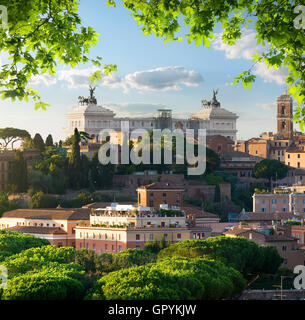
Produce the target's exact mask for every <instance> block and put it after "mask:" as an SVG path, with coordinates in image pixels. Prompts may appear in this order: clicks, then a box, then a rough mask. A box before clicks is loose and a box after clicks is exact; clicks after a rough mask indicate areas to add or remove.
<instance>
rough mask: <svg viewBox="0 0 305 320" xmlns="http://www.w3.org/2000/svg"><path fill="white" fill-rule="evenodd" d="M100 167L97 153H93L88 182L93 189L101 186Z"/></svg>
mask: <svg viewBox="0 0 305 320" xmlns="http://www.w3.org/2000/svg"><path fill="white" fill-rule="evenodd" d="M102 169H103V168H102V165H101V164H100V162H99V159H98V152H97V151H96V152H94V154H93V156H92V160H91V173H90V182H91V183H92V184H93V186H94V187H95V188H99V187H101V185H102V172H103V171H102Z"/></svg>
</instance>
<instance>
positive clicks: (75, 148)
mask: <svg viewBox="0 0 305 320" xmlns="http://www.w3.org/2000/svg"><path fill="white" fill-rule="evenodd" d="M79 144H80V134H79V132H78V130H77V128H75V130H74V135H73V138H72V152H71V154H70V157H69V178H70V185H71V187H72V188H75V189H79V188H80V185H81V156H80V145H79Z"/></svg>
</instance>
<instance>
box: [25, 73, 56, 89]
mask: <svg viewBox="0 0 305 320" xmlns="http://www.w3.org/2000/svg"><path fill="white" fill-rule="evenodd" d="M56 82H57V79H56V77H52V76H50V75H49V74H41V75H36V76H33V77H32V78H31V80H30V81H29V83H30V84H31V85H39V84H45V85H46V86H48V87H49V86H52V85H54V84H55V83H56Z"/></svg>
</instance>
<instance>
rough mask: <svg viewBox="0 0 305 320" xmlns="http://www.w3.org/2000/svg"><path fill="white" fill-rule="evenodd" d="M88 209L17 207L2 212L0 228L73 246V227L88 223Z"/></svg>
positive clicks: (56, 243) (57, 243)
mask: <svg viewBox="0 0 305 320" xmlns="http://www.w3.org/2000/svg"><path fill="white" fill-rule="evenodd" d="M89 216H90V210H89V209H63V208H56V209H17V210H13V211H8V212H4V213H3V214H2V217H1V218H0V229H2V230H10V231H18V232H21V233H27V234H31V235H33V236H36V237H39V238H43V239H47V240H49V242H50V243H51V244H53V245H56V246H58V247H61V246H72V247H75V230H74V229H75V227H76V226H78V225H88V224H89Z"/></svg>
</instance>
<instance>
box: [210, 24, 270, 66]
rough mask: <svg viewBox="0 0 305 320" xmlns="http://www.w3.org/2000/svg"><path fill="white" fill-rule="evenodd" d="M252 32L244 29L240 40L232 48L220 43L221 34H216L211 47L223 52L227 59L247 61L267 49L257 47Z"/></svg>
mask: <svg viewBox="0 0 305 320" xmlns="http://www.w3.org/2000/svg"><path fill="white" fill-rule="evenodd" d="M255 35H256V34H255V32H254V31H253V30H249V29H246V30H244V31H243V33H242V38H241V39H239V40H237V41H236V43H235V45H234V46H230V45H228V44H226V43H223V42H222V34H217V35H216V38H215V40H214V41H213V47H214V49H216V50H219V51H224V52H225V56H226V58H227V59H240V58H242V59H247V60H251V59H252V56H253V55H254V54H257V53H262V52H264V51H265V50H266V48H267V47H263V46H262V45H257V40H256V38H255Z"/></svg>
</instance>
